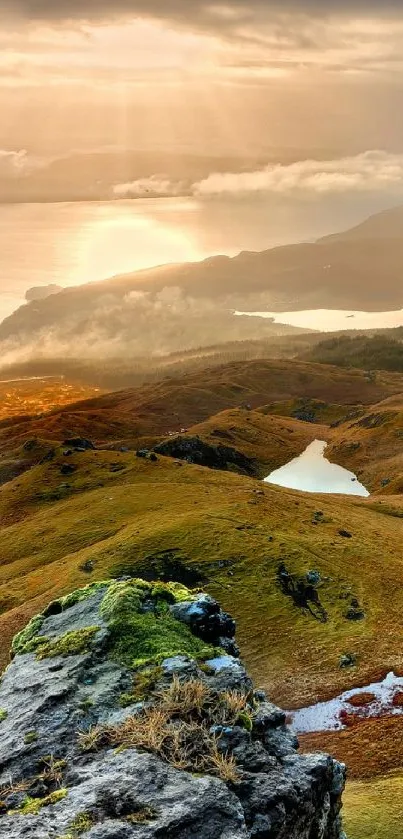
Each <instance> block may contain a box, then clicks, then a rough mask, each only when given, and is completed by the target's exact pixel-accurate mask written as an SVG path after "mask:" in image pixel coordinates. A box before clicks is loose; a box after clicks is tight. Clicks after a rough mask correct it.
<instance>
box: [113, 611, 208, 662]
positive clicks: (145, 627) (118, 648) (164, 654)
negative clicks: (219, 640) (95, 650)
mask: <svg viewBox="0 0 403 839" xmlns="http://www.w3.org/2000/svg"><path fill="white" fill-rule="evenodd" d="M109 629H110V631H111V638H110V645H111V647H110V655H111V657H112V658H113V659H115V660H116V661H118V662H119V663H120V664H123V665H124V666H126V667H131V668H134V667H141V666H142V665H146V664H161V662H162V661H163V660H164V659H165V658H171V657H173V656H176V655H188V656H190V657H191V658H196V659H198V658H200V659H207V658H211V657H214V655H215V649H214V648H213V647H211V646H207V645H206V644H204V643H203V641H201V640H200V639H199V638H196V636H195V635H192V633H191V631H190V629H188V627H187V626H186V625H185V624H183V623H181V622H180V621H177V620H176V618H174V617H173V616H172V615H171V614H170V613H169V612H165V613H162V614H158V613H154V612H144V613H137V614H133V613H128V614H126V615H123V616H120V617H119V618H116V619H115V620H114V621H112V622H111V623H110V624H109Z"/></svg>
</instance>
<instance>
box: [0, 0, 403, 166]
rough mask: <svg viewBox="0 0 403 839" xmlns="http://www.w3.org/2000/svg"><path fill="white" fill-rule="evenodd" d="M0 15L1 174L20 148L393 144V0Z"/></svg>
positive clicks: (20, 1)
mask: <svg viewBox="0 0 403 839" xmlns="http://www.w3.org/2000/svg"><path fill="white" fill-rule="evenodd" d="M0 24H1V26H0V79H1V85H0V88H1V92H0V107H1V113H2V119H1V123H0V148H2V149H3V152H6V151H7V152H12V153H14V157H11V156H9V157H8V159H6V158H5V155H4V154H3V155H1V153H0V172H1V170H2V169H3V170H4V169H5V167H6V166H8V167H9V168H10V170H11V171H12V172H13V173H14V174H15V173H16V172H18V171H19V167H20V169H21V166H24V164H26V162H27V161H26V160H25V161H24V160H23V158H21V150H23V149H26V150H28V152H29V153H30V155H31V164H33V161H34V159H35V156H36V157H38V155H39V156H40V155H41V154H52V153H55V154H59V153H66V152H70V151H72V150H75V149H81V148H83V147H85V148H90V149H91V148H98V147H100V146H101V147H102V146H112V147H114V148H118V147H123V148H128V147H129V148H136V147H139V148H155V149H157V150H158V149H164V150H165V151H166V150H180V151H183V152H184V151H187V152H195V153H203V150H205V148H206V145H208V147H209V151H210V153H213V154H215V153H216V154H228V155H230V154H231V155H234V154H235V155H237V154H238V155H245V154H246V153H250V154H262V155H264V154H265V153H267V152H268V151H269V150H273V149H278V151H279V155H281V152H282V150H283V149H284V148H294V149H295V150H296V155H297V157H298V156H300V157H301V159H302V158H303V157H304V153H305V157H306V155H307V154H308V153H309V154H310V155H313V156H314V157H321V156H322V157H323V155H324V154H328V155H330V156H333V157H337V156H340V155H350V154H358V153H360V152H365V151H368V150H374V149H386V150H391V151H394V152H395V151H403V126H402V120H401V111H402V106H403V3H402V0H394V2H393V0H385V2H383V3H382V4H381V3H379V2H375V0H367V2H363V0H350V2H347V0H281V2H278V3H277V2H268V0H247V2H246V0H229V2H214V0H213V2H209V1H208V0H57V2H55V0H0ZM299 153H300V154H299Z"/></svg>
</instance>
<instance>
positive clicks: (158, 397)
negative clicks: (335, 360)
mask: <svg viewBox="0 0 403 839" xmlns="http://www.w3.org/2000/svg"><path fill="white" fill-rule="evenodd" d="M402 391H403V376H402V375H400V374H398V373H386V372H384V373H383V372H380V373H379V374H378V375H377V376H376V378H375V379H374V380H372V379H371V380H369V379H368V376H367V375H366V374H365V373H364V372H363V371H362V370H341V369H340V368H338V367H327V366H325V365H322V364H309V363H306V362H300V361H294V360H280V359H277V360H272V359H270V360H264V359H260V360H253V361H245V362H235V363H233V364H226V365H223V366H220V367H215V368H207V369H204V370H202V371H199V372H197V373H194V374H191V375H183V376H178V377H176V378H167V379H164V380H163V381H161V382H157V383H152V384H148V385H143V386H142V387H139V388H136V389H131V390H124V391H121V392H120V393H113V394H106V395H104V396H101V397H99V398H96V399H91V400H87V401H84V402H80V403H78V404H77V405H70V406H68V407H65V408H62V409H60V410H56V411H54V412H52V413H51V414H49V415H48V416H45V417H34V418H25V419H24V418H22V419H21V420H20V421H10V422H8V421H7V422H5V423H3V424H1V423H0V451H1V449H2V448H4V447H7V446H8V447H10V446H11V444H15V445H17V444H18V442H19V441H22V440H24V439H26V438H27V436H31V437H39V438H42V439H54V440H62V439H64V437H66V436H69V435H70V434H72V433H74V434H75V435H77V434H81V435H83V436H84V435H86V436H90V437H91V438H92V439H95V440H97V441H98V442H100V443H104V442H107V441H116V440H122V439H127V440H128V441H130V440H132V441H136V440H138V438H139V437H142V436H144V435H148V436H150V435H157V436H160V435H166V434H168V432H169V431H178V430H180V429H181V428H182V427H185V428H186V427H189V426H191V425H195V424H196V423H200V422H203V421H205V420H206V419H208V418H209V417H211V416H212V415H213V414H217V413H219V412H220V411H223V410H226V409H229V408H237V407H240V406H241V405H250V406H251V407H252V408H258V407H260V406H262V405H267V404H268V403H272V402H275V401H284V400H294V399H300V398H303V399H316V400H321V401H324V402H326V403H332V404H333V403H337V404H338V405H344V406H346V413H348V410H349V407H350V406H353V405H356V404H357V403H362V404H364V405H371V404H374V403H376V402H379V401H380V400H383V399H385V398H387V397H388V396H391V395H393V394H397V393H401V392H402ZM337 416H340V413H339V412H338V413H337Z"/></svg>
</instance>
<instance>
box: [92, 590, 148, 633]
mask: <svg viewBox="0 0 403 839" xmlns="http://www.w3.org/2000/svg"><path fill="white" fill-rule="evenodd" d="M150 593H151V584H150V583H145V582H144V581H143V580H129V581H128V582H124V583H118V582H115V583H112V585H110V586H109V588H108V591H107V593H106V595H105V597H104V599H103V601H102V603H101V608H100V613H101V615H102V617H103V619H104V620H105V621H106V622H107V623H109V622H110V621H115V620H120V619H122V618H123V617H124V616H125V615H126V616H129V615H130V614H132V613H133V612H138V611H139V609H140V606H141V604H142V603H143V601H144V600H145V598H146V597H147V595H150Z"/></svg>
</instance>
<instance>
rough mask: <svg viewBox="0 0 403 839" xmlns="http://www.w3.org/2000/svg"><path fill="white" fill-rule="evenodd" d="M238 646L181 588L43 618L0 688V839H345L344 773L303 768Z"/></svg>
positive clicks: (324, 759)
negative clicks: (84, 838)
mask: <svg viewBox="0 0 403 839" xmlns="http://www.w3.org/2000/svg"><path fill="white" fill-rule="evenodd" d="M234 636H235V623H234V621H233V620H232V619H231V617H230V616H229V615H227V614H225V613H224V612H222V611H221V610H220V607H219V605H218V603H216V601H214V600H213V599H212V598H210V597H209V596H208V595H205V594H194V593H192V592H190V591H189V590H188V589H186V588H184V587H183V586H181V585H179V584H176V583H167V584H165V583H160V582H158V583H155V584H152V583H147V582H144V581H142V580H132V579H124V580H118V581H116V580H112V581H106V582H102V583H94V584H92V585H90V586H88V587H87V588H85V589H81V590H79V591H76V592H74V593H73V594H71V595H69V596H67V597H65V598H63V599H61V600H58V601H55V602H53V603H51V604H50V605H49V607H48V608H47V609H46V610H45V611H44V613H43V614H41V615H38V616H36V617H35V618H34V619H33V620H32V621H31V622H30V624H28V626H27V627H26V628H25V629H24V630H23V632H21V633H20V634H19V635H17V636H16V638H15V639H14V642H13V648H12V659H13V660H12V662H11V664H10V665H9V667H8V669H7V670H6V672H5V673H4V676H3V680H2V683H1V687H0V799H1V800H0V836H1V837H7V839H17V837H18V839H20V837H26V839H79V837H86V839H131V837H133V839H191V838H192V839H194V837H198V839H252V837H253V839H274V838H276V839H341V837H342V836H343V833H342V830H341V822H340V815H339V813H340V809H341V795H342V791H343V787H344V769H343V767H342V766H341V765H340V764H338V763H336V762H335V761H334V760H332V759H331V758H330V757H328V756H327V755H308V756H307V755H305V756H300V755H298V754H297V747H298V743H297V741H296V738H295V737H294V736H293V734H292V733H291V732H290V730H289V729H288V728H287V727H286V725H285V714H284V713H283V711H281V710H280V709H278V708H277V707H275V706H274V705H272V704H271V703H270V702H269V701H268V700H267V698H266V696H265V694H264V693H263V692H262V691H256V690H254V689H253V685H252V682H251V680H250V679H249V677H248V675H247V673H246V671H245V669H244V667H243V665H242V663H241V661H240V659H239V657H238V650H237V647H236V644H235V641H234Z"/></svg>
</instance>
